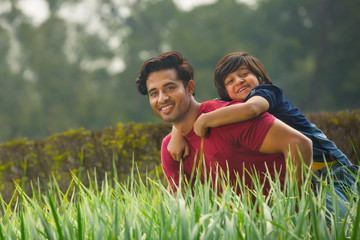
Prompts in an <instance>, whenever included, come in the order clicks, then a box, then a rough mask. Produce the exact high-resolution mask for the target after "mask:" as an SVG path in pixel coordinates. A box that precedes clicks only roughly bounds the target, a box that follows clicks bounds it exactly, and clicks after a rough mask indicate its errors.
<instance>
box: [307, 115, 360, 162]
mask: <svg viewBox="0 0 360 240" xmlns="http://www.w3.org/2000/svg"><path fill="white" fill-rule="evenodd" d="M307 118H308V119H309V120H310V121H311V122H313V123H315V124H316V126H317V127H318V128H320V129H321V130H323V132H324V133H325V135H326V136H327V137H328V138H329V139H330V140H332V141H334V142H335V143H336V145H337V147H338V148H339V149H340V150H341V151H342V152H343V153H345V154H346V156H348V158H349V160H350V161H351V162H352V163H353V164H359V163H360V161H359V156H360V155H359V152H360V134H359V133H360V110H353V111H340V112H337V113H330V112H322V113H312V114H307Z"/></svg>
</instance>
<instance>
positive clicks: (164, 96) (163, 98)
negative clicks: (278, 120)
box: [159, 92, 169, 103]
mask: <svg viewBox="0 0 360 240" xmlns="http://www.w3.org/2000/svg"><path fill="white" fill-rule="evenodd" d="M159 95H160V96H159V102H161V103H163V102H166V101H167V100H168V99H169V96H168V95H167V94H166V93H165V92H160V93H159Z"/></svg>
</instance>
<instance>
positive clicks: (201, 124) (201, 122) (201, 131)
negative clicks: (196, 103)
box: [194, 113, 209, 138]
mask: <svg viewBox="0 0 360 240" xmlns="http://www.w3.org/2000/svg"><path fill="white" fill-rule="evenodd" d="M194 132H195V134H196V135H198V136H199V137H202V138H207V137H208V136H209V127H208V126H207V119H206V113H203V114H201V115H200V116H199V117H198V119H196V121H195V123H194Z"/></svg>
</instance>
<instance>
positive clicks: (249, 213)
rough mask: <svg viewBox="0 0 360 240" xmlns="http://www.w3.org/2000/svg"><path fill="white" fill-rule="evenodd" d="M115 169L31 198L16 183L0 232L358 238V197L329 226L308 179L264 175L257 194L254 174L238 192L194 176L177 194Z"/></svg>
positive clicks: (1, 235)
mask: <svg viewBox="0 0 360 240" xmlns="http://www.w3.org/2000/svg"><path fill="white" fill-rule="evenodd" d="M114 175H115V177H114V179H109V178H106V180H105V181H104V182H102V183H101V184H100V185H101V186H98V185H99V184H98V183H97V182H96V181H95V180H94V181H93V182H91V183H90V186H89V187H85V186H83V185H82V184H81V181H80V180H79V179H81V177H80V176H73V181H72V183H71V185H70V187H69V189H68V191H67V192H65V193H63V192H61V191H60V190H59V188H58V187H57V185H56V181H53V183H52V184H51V187H50V189H49V190H48V191H47V192H46V194H41V193H40V190H34V191H33V194H32V197H29V196H27V195H26V194H25V193H24V192H23V191H22V188H21V187H18V188H17V190H16V192H15V193H14V199H15V196H17V197H16V198H17V199H18V200H17V202H16V204H15V208H11V207H10V204H8V205H7V204H6V203H5V202H4V201H2V200H1V206H2V211H0V212H1V219H2V221H1V223H0V239H345V238H349V239H359V238H360V234H359V231H360V230H359V226H360V207H359V206H358V205H359V198H358V197H355V196H354V201H352V202H350V203H349V206H348V208H349V210H348V212H347V214H346V216H345V218H344V219H342V218H341V217H340V216H338V215H337V211H335V214H334V215H333V216H332V218H331V224H332V225H331V231H329V228H328V227H327V225H326V218H325V216H326V209H325V198H324V197H315V196H314V194H313V193H312V191H311V190H310V188H309V187H310V185H309V184H308V183H306V184H304V185H303V188H302V191H301V194H299V193H298V192H297V191H296V188H294V187H293V186H295V185H296V184H294V181H293V179H291V178H289V179H287V180H286V186H285V189H283V190H282V189H281V188H280V186H279V181H277V180H276V179H275V180H274V181H271V180H269V181H270V183H271V194H270V195H269V197H265V196H264V195H263V194H262V185H261V184H259V183H258V182H257V180H256V178H254V183H255V188H254V190H249V189H246V188H245V187H243V185H242V184H241V179H239V181H238V183H237V184H238V185H239V186H241V194H235V193H234V191H232V189H231V188H230V187H229V185H227V184H226V181H219V182H221V184H220V185H221V187H222V192H223V193H222V194H220V195H218V194H215V192H217V190H216V189H215V190H213V189H212V188H211V186H210V185H211V180H209V181H208V182H206V183H205V184H201V183H200V182H199V180H198V179H196V180H195V183H194V188H193V190H190V189H185V191H187V192H192V194H178V195H177V196H176V197H175V196H174V195H173V194H170V193H169V192H168V191H167V189H166V187H164V185H163V184H162V182H161V180H160V179H161V178H160V177H158V178H157V179H155V180H153V179H149V178H147V179H146V180H145V181H142V180H141V179H139V178H136V177H134V175H133V174H132V175H131V177H130V178H129V180H128V182H127V183H121V182H119V181H117V180H116V179H117V177H116V172H115V173H114ZM135 175H136V176H137V175H138V174H135ZM225 178H226V177H225ZM357 178H358V179H359V176H357ZM94 179H96V177H95V178H94ZM219 179H220V178H219ZM332 187H333V186H331V185H330V186H324V190H325V189H329V190H330V191H332V190H331V189H332ZM184 188H186V187H184ZM183 191H184V189H179V192H183ZM250 199H253V200H250ZM334 200H336V199H334ZM14 201H15V200H14Z"/></svg>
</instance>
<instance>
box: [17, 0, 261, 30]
mask: <svg viewBox="0 0 360 240" xmlns="http://www.w3.org/2000/svg"><path fill="white" fill-rule="evenodd" d="M85 1H89V0H85ZM90 1H91V0H90ZM173 1H174V3H175V4H176V5H177V6H178V7H179V8H180V9H182V10H184V11H189V10H191V9H192V8H194V7H196V6H199V5H202V4H211V3H214V2H216V1H217V0H173ZM238 1H239V2H244V3H248V4H253V3H254V2H255V1H256V0H238ZM18 4H19V7H20V9H21V10H22V11H23V12H24V14H26V15H27V16H29V17H31V19H32V21H33V24H34V25H40V24H41V23H42V22H44V21H45V20H46V19H47V18H48V16H49V9H48V5H47V2H46V1H45V0H20V1H19V3H18Z"/></svg>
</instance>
